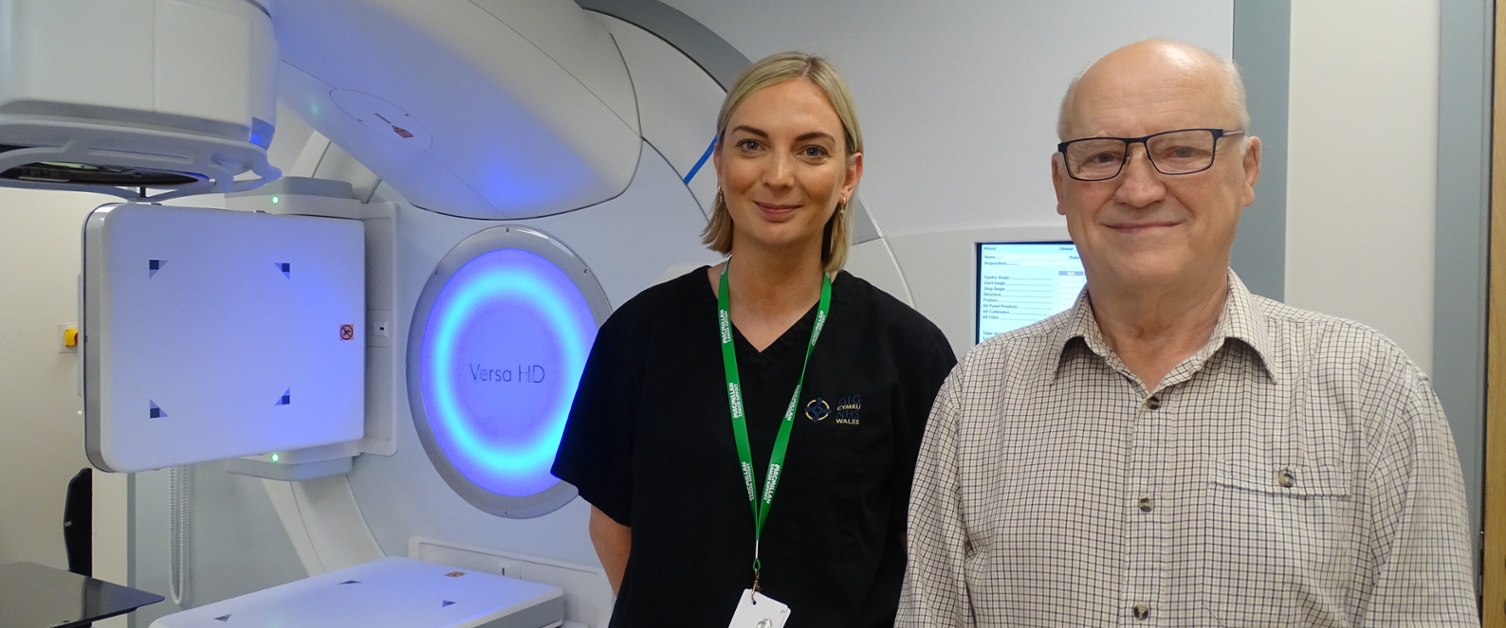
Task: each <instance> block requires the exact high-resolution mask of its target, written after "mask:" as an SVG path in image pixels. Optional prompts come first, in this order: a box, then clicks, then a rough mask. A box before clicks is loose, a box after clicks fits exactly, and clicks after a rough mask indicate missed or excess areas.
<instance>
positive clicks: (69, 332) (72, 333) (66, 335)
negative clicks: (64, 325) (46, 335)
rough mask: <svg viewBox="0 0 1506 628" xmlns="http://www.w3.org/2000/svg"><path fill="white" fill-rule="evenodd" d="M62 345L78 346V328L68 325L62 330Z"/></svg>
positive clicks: (70, 347)
mask: <svg viewBox="0 0 1506 628" xmlns="http://www.w3.org/2000/svg"><path fill="white" fill-rule="evenodd" d="M63 346H64V347H68V348H69V349H72V348H74V347H77V346H78V328H77V327H69V328H68V329H65V330H63Z"/></svg>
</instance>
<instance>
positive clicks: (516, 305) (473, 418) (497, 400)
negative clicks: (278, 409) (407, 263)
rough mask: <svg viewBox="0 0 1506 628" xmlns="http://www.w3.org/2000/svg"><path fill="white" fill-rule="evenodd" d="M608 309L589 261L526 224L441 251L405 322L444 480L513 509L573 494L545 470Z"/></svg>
mask: <svg viewBox="0 0 1506 628" xmlns="http://www.w3.org/2000/svg"><path fill="white" fill-rule="evenodd" d="M610 313H611V306H610V305H609V304H608V303H607V298H606V293H605V292H603V291H602V289H601V284H599V283H597V281H596V278H595V276H594V275H593V274H592V273H591V272H590V269H588V268H587V267H586V265H585V263H584V262H582V261H581V260H580V258H578V257H576V256H575V254H574V253H572V252H571V251H569V250H568V249H566V248H565V247H564V246H563V245H561V244H560V243H559V242H558V241H556V240H554V239H553V238H551V237H549V236H548V235H545V234H543V233H541V232H539V231H535V230H533V229H528V228H524V227H496V228H492V229H488V230H486V231H482V232H480V233H477V234H475V235H473V236H471V237H470V238H467V239H466V240H465V241H463V242H461V243H460V244H459V245H458V246H456V247H455V248H454V249H452V250H451V251H450V252H449V253H448V254H446V255H445V257H444V259H442V260H440V262H439V265H438V266H437V267H436V268H435V270H434V274H433V275H431V276H430V277H429V282H428V283H427V284H426V285H425V286H424V291H423V293H422V294H421V295H420V297H419V301H418V307H417V308H416V310H415V311H414V317H413V325H412V327H411V328H410V332H409V337H408V398H409V400H410V404H411V406H412V408H413V420H414V423H415V425H416V427H417V429H418V435H419V440H420V441H422V442H423V445H424V451H425V452H427V453H428V455H429V460H430V461H431V462H433V463H434V466H435V468H437V469H438V470H439V472H440V475H441V476H443V477H444V479H445V482H446V483H448V484H449V485H450V488H451V489H454V491H455V492H456V493H458V494H459V495H460V496H461V497H464V498H465V500H466V501H468V502H470V503H471V504H472V505H474V506H476V507H477V508H480V509H482V510H484V511H486V512H489V513H492V514H495V515H499V516H503V517H511V518H526V517H537V516H540V515H544V514H547V513H549V512H553V511H554V510H556V509H558V508H559V507H561V506H563V505H565V504H566V503H568V502H569V501H570V500H571V499H572V498H574V497H575V489H574V487H572V486H570V485H569V484H566V483H564V482H561V481H559V480H558V479H556V478H555V477H554V476H553V475H551V474H550V473H549V468H550V466H551V465H552V464H553V463H554V455H555V452H556V450H557V449H558V447H559V441H560V436H561V435H562V434H563V432H564V429H565V419H566V418H567V417H568V415H569V413H570V404H571V402H572V401H573V400H574V398H575V387H576V384H577V383H578V382H579V380H580V374H581V371H582V370H583V369H584V368H585V364H586V356H587V355H588V354H589V353H590V350H591V343H592V341H594V340H595V339H596V329H597V327H598V326H599V325H600V323H601V322H602V321H604V320H605V319H606V317H607V315H608V314H610Z"/></svg>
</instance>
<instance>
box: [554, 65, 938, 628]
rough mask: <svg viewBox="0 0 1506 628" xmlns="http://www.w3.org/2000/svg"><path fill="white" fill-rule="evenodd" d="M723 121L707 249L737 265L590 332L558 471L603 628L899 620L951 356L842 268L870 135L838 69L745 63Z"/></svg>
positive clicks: (671, 289)
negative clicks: (918, 469) (576, 497)
mask: <svg viewBox="0 0 1506 628" xmlns="http://www.w3.org/2000/svg"><path fill="white" fill-rule="evenodd" d="M717 126H718V135H717V138H718V144H717V146H716V149H715V150H714V152H713V153H712V160H713V164H714V166H715V168H716V174H717V184H718V186H719V189H720V191H719V192H718V194H717V198H716V201H715V205H714V207H713V215H712V218H711V221H710V223H709V224H708V225H707V226H706V230H705V233H704V239H705V242H706V244H707V246H709V247H710V248H711V249H713V250H715V251H717V252H719V253H723V254H725V255H727V256H728V259H727V260H726V261H724V262H722V263H720V264H717V265H715V266H709V267H706V268H702V269H698V270H696V271H693V272H691V273H689V274H687V275H685V276H682V277H680V278H678V279H674V280H671V281H668V282H666V283H664V284H661V285H658V286H654V287H652V288H649V289H648V290H645V291H644V292H643V293H641V294H639V295H638V296H637V297H635V298H633V299H632V300H630V301H628V302H627V303H625V304H623V306H622V307H621V308H620V309H619V310H618V311H617V312H615V313H614V314H613V315H612V317H611V318H610V319H609V320H608V321H607V322H606V324H605V325H603V326H602V328H601V331H600V333H599V334H598V336H597V339H596V344H595V345H594V346H593V348H592V351H591V357H590V360H589V361H588V363H587V366H586V369H585V373H584V374H583V375H582V377H581V382H580V387H579V392H578V393H577V395H576V398H575V405H574V407H573V408H572V410H571V413H570V421H569V424H568V425H567V427H566V429H565V436H564V439H563V442H562V443H561V445H560V450H559V455H558V457H557V458H556V462H555V465H554V473H555V475H557V476H559V477H560V478H562V479H564V480H566V481H568V482H570V483H572V484H574V485H575V486H576V487H577V488H579V489H580V494H581V496H582V497H584V498H585V499H586V501H588V502H590V503H591V505H592V510H591V524H590V530H591V539H592V542H593V543H594V544H595V547H596V551H597V554H598V556H600V558H601V561H602V564H603V566H604V567H605V568H606V571H607V575H608V578H609V579H610V580H611V583H612V587H613V589H614V590H615V591H617V593H618V597H617V604H616V608H615V610H614V612H613V616H612V624H611V625H612V626H614V627H621V626H696V627H699V626H723V625H728V624H729V622H734V621H736V622H737V624H738V625H741V624H742V623H743V622H745V621H746V622H747V623H748V625H750V626H751V625H758V621H759V620H760V619H763V618H769V619H774V620H776V621H775V622H774V623H772V624H767V625H776V626H777V625H779V623H778V622H779V621H783V620H784V619H786V618H787V620H788V623H787V624H784V625H785V626H787V627H794V628H798V627H801V626H807V627H821V628H833V627H841V626H863V627H867V626H890V625H892V624H893V621H894V615H895V610H896V608H897V604H898V599H899V591H900V583H901V581H902V578H903V571H904V564H905V558H904V535H905V512H906V506H907V503H908V498H909V491H910V479H911V477H912V475H913V471H914V465H915V457H916V451H917V448H918V446H919V443H920V440H921V436H922V432H923V430H924V425H925V419H926V416H927V413H928V412H929V410H930V407H931V401H932V400H933V399H934V397H935V395H936V391H937V389H938V388H939V387H940V385H941V382H942V380H943V379H944V378H945V377H946V375H947V373H948V372H949V371H950V370H951V368H952V366H953V365H954V364H955V363H956V359H955V358H954V356H953V354H952V351H951V348H950V345H948V343H947V341H946V339H945V338H944V337H943V336H942V334H941V332H940V331H939V330H938V329H937V328H936V327H935V325H933V324H931V323H930V322H929V321H927V320H926V319H925V318H924V317H922V316H921V315H920V314H919V313H917V312H915V311H914V310H912V309H911V308H910V307H908V306H906V305H904V304H903V303H901V302H900V301H898V300H896V299H894V298H893V297H891V296H889V295H888V294H885V293H883V292H881V291H880V290H878V289H877V288H875V287H873V285H871V284H869V283H868V282H866V281H864V280H862V279H859V278H857V277H855V276H853V275H851V274H850V273H847V272H845V271H843V270H842V265H843V263H844V261H845V260H846V257H847V249H848V243H849V239H850V235H849V230H850V225H851V223H852V217H851V215H850V213H849V211H848V209H847V207H848V203H849V201H850V200H851V198H852V194H853V191H854V189H855V188H856V187H857V184H858V180H859V179H860V178H861V177H862V174H863V152H862V151H863V139H862V134H861V132H860V131H859V128H858V123H857V117H856V115H855V113H854V110H853V106H852V99H851V96H850V95H849V94H848V91H847V88H846V86H845V85H844V84H843V82H842V80H841V78H840V77H839V76H838V75H837V73H836V71H835V70H834V69H832V67H831V65H830V64H829V63H827V62H826V61H825V60H823V59H821V58H819V57H812V56H810V55H807V54H803V53H798V52H788V53H781V54H776V55H773V56H770V57H768V58H765V59H762V60H760V61H758V62H757V63H754V64H753V65H752V66H751V67H749V68H748V70H746V71H745V72H744V73H743V75H742V76H741V77H740V78H739V79H738V81H737V82H736V83H735V84H734V85H733V86H732V89H731V90H729V91H728V93H727V98H726V100H725V102H724V103H723V104H722V109H721V113H720V115H719V116H718V118H717ZM760 604H761V605H760Z"/></svg>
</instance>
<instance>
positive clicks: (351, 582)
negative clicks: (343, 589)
mask: <svg viewBox="0 0 1506 628" xmlns="http://www.w3.org/2000/svg"><path fill="white" fill-rule="evenodd" d="M347 584H361V581H360V580H346V581H345V582H341V583H340V585H347ZM340 585H337V586H340Z"/></svg>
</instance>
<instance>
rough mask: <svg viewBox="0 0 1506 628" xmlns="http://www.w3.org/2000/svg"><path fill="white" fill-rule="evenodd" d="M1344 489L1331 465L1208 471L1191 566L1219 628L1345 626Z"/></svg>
mask: <svg viewBox="0 0 1506 628" xmlns="http://www.w3.org/2000/svg"><path fill="white" fill-rule="evenodd" d="M1350 481H1351V474H1350V472H1349V471H1348V470H1347V469H1345V468H1343V467H1337V466H1324V465H1313V466H1302V465H1283V464H1271V463H1265V462H1255V463H1249V462H1244V463H1232V462H1225V461H1220V462H1218V463H1216V464H1215V466H1214V469H1213V472H1212V476H1211V481H1210V482H1209V485H1208V491H1209V500H1208V504H1209V507H1208V512H1207V516H1206V519H1205V526H1204V536H1203V543H1202V544H1201V552H1202V553H1203V555H1202V556H1200V557H1198V558H1199V561H1198V562H1199V565H1200V569H1201V578H1200V581H1201V583H1202V597H1203V604H1204V606H1205V607H1206V608H1207V610H1208V612H1210V613H1211V614H1212V615H1213V616H1214V617H1215V618H1216V619H1217V621H1218V624H1219V625H1222V626H1275V625H1302V626H1348V625H1350V622H1349V617H1348V609H1347V608H1346V607H1345V606H1344V600H1345V599H1346V598H1347V597H1348V589H1347V587H1349V586H1352V585H1353V584H1356V583H1355V582H1354V581H1355V580H1356V579H1358V572H1357V571H1356V569H1357V565H1356V560H1357V557H1358V548H1357V546H1356V538H1357V535H1358V533H1359V531H1358V525H1359V519H1358V517H1357V516H1356V514H1357V512H1358V511H1357V508H1356V505H1355V501H1354V500H1353V499H1352V497H1351V495H1350V491H1351V483H1350Z"/></svg>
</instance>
